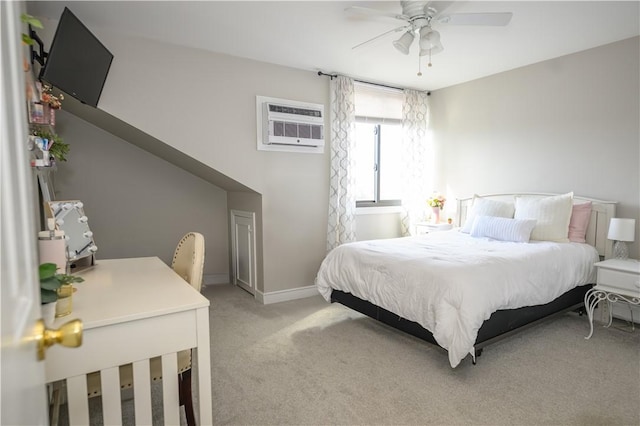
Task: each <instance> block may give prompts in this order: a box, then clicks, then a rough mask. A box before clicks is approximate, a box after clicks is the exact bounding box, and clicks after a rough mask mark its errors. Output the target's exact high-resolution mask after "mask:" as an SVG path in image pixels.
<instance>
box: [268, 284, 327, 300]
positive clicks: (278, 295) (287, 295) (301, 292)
mask: <svg viewBox="0 0 640 426" xmlns="http://www.w3.org/2000/svg"><path fill="white" fill-rule="evenodd" d="M319 294H320V293H319V292H318V288H317V287H316V286H315V285H310V286H306V287H298V288H292V289H288V290H279V291H270V292H268V293H263V292H261V291H258V290H256V300H257V301H258V302H260V303H262V304H263V305H270V304H272V303H279V302H286V301H288V300H296V299H305V298H307V297H312V296H317V295H319Z"/></svg>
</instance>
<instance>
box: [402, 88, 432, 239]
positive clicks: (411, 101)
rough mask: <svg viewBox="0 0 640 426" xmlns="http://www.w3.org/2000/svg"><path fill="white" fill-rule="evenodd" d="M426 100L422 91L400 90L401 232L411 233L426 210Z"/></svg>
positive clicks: (427, 123) (427, 119) (427, 190)
mask: <svg viewBox="0 0 640 426" xmlns="http://www.w3.org/2000/svg"><path fill="white" fill-rule="evenodd" d="M428 126H429V102H428V97H427V93H426V92H419V91H416V90H408V89H407V90H404V103H403V105H402V146H403V150H402V155H403V160H402V161H403V164H404V169H403V170H404V175H403V176H402V179H403V195H402V206H403V207H404V212H403V213H402V220H401V230H402V235H403V236H408V235H411V234H413V233H414V230H415V224H416V223H417V222H420V221H422V220H424V218H425V217H426V213H427V198H428V197H429V191H430V188H429V186H430V182H428V173H427V168H428V164H429V162H428V160H429V158H428V152H429V150H428V146H427V144H428V139H427V131H428Z"/></svg>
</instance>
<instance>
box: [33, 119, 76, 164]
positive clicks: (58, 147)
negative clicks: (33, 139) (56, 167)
mask: <svg viewBox="0 0 640 426" xmlns="http://www.w3.org/2000/svg"><path fill="white" fill-rule="evenodd" d="M31 134H32V135H34V136H38V137H41V138H42V139H47V140H50V141H53V145H51V148H49V154H50V155H52V156H53V157H54V158H55V159H56V160H58V161H67V154H68V153H69V144H67V143H65V142H64V141H63V140H62V138H61V137H60V136H58V135H57V134H55V133H53V132H50V131H49V130H46V129H43V128H39V127H35V128H33V129H32V130H31Z"/></svg>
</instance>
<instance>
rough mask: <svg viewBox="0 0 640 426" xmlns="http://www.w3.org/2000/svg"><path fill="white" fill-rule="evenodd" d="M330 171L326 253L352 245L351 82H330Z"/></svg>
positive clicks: (353, 234) (354, 234)
mask: <svg viewBox="0 0 640 426" xmlns="http://www.w3.org/2000/svg"><path fill="white" fill-rule="evenodd" d="M330 119H331V169H330V172H329V191H330V192H329V226H328V229H327V251H330V250H332V249H333V248H335V247H337V246H339V245H340V244H343V243H347V242H350V241H355V239H356V232H355V209H356V196H355V183H354V172H353V170H354V168H353V149H354V144H355V102H354V88H353V79H351V78H349V77H344V76H338V77H337V78H336V79H335V81H334V80H333V79H332V80H331V112H330Z"/></svg>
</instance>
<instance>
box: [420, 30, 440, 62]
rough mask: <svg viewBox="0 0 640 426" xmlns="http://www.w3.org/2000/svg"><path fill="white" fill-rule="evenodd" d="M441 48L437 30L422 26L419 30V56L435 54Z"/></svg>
mask: <svg viewBox="0 0 640 426" xmlns="http://www.w3.org/2000/svg"><path fill="white" fill-rule="evenodd" d="M443 49H444V48H443V47H442V43H440V33H439V32H438V31H434V30H432V29H431V28H422V29H421V30H420V56H425V55H428V54H431V55H435V54H436V53H440V52H442V50H443Z"/></svg>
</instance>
